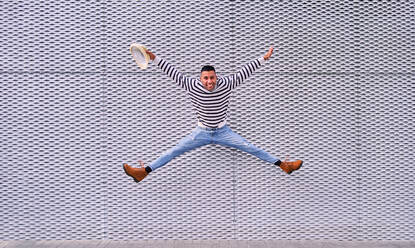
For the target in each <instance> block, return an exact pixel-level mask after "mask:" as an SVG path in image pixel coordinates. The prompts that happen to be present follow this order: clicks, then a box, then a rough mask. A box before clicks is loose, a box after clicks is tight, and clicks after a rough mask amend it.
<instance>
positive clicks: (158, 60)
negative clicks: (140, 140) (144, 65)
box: [153, 56, 161, 65]
mask: <svg viewBox="0 0 415 248" xmlns="http://www.w3.org/2000/svg"><path fill="white" fill-rule="evenodd" d="M160 60H161V58H159V57H158V56H156V57H155V58H154V60H153V63H154V64H156V65H158V64H159V63H160Z"/></svg>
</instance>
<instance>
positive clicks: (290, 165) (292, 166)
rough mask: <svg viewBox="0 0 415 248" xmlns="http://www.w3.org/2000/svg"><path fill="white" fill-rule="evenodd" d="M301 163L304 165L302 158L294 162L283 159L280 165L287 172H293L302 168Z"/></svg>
mask: <svg viewBox="0 0 415 248" xmlns="http://www.w3.org/2000/svg"><path fill="white" fill-rule="evenodd" d="M301 165H303V161H302V160H296V161H293V162H287V161H282V162H281V164H280V167H281V169H282V170H283V171H285V172H286V173H288V174H291V172H293V171H295V170H298V169H300V167H301Z"/></svg>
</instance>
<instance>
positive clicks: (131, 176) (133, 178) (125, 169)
mask: <svg viewBox="0 0 415 248" xmlns="http://www.w3.org/2000/svg"><path fill="white" fill-rule="evenodd" d="M124 165H126V164H122V168H123V170H124V172H125V174H127V176H129V177H131V178H132V179H134V181H135V182H136V183H139V182H140V181H138V180H137V179H135V177H133V176H131V175H129V174H128V173H127V170H126V169H125V167H124Z"/></svg>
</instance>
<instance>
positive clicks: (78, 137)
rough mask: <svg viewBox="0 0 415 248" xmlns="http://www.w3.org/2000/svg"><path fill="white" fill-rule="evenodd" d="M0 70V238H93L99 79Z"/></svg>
mask: <svg viewBox="0 0 415 248" xmlns="http://www.w3.org/2000/svg"><path fill="white" fill-rule="evenodd" d="M0 76H1V77H0V78H1V95H2V112H1V113H2V114H1V117H2V119H1V120H2V125H1V137H2V143H1V145H2V147H1V152H2V157H1V159H2V166H1V169H0V170H1V175H2V180H1V181H2V182H1V184H2V185H1V194H0V199H1V202H2V204H1V205H2V206H1V212H0V215H1V217H0V219H1V232H0V234H1V239H93V238H101V237H102V234H103V230H104V228H103V226H102V221H101V220H102V218H103V215H104V211H103V210H104V209H103V201H104V199H103V192H102V190H101V188H102V183H103V176H102V173H101V168H100V167H101V164H100V158H101V157H102V155H103V154H102V147H101V143H102V142H101V141H102V139H101V128H102V126H101V111H102V108H101V94H100V88H101V81H100V80H99V78H96V77H95V76H94V75H73V74H61V73H58V74H41V73H27V74H0Z"/></svg>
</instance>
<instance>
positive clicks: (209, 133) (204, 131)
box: [149, 125, 279, 171]
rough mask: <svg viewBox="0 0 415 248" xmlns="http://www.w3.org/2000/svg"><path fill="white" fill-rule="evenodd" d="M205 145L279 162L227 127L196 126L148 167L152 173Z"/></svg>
mask: <svg viewBox="0 0 415 248" xmlns="http://www.w3.org/2000/svg"><path fill="white" fill-rule="evenodd" d="M207 144H219V145H223V146H229V147H233V148H236V149H239V150H242V151H244V152H247V153H250V154H252V155H254V156H256V157H258V158H260V159H262V160H264V161H266V162H269V163H273V164H274V163H275V162H277V161H279V159H278V158H276V157H274V156H272V155H271V154H269V153H267V152H266V151H264V150H262V149H260V148H258V147H256V146H254V145H252V144H250V143H249V142H248V141H246V140H245V139H244V138H242V137H241V136H240V135H239V134H237V133H235V132H233V131H232V130H231V128H230V127H229V126H227V125H225V126H223V127H221V128H202V127H199V126H198V127H197V128H196V129H194V130H193V131H192V133H191V134H189V135H188V136H186V137H184V138H183V139H181V140H180V141H179V143H178V144H177V145H176V146H175V147H173V148H171V149H169V150H167V151H166V152H165V153H164V154H163V155H161V156H160V157H159V158H158V159H157V160H155V161H153V162H152V163H151V164H150V165H149V166H150V168H151V169H152V170H153V171H154V170H157V169H158V168H160V167H162V166H163V165H165V164H167V163H168V162H170V161H171V160H172V159H173V158H175V157H177V156H180V155H182V154H183V153H185V152H188V151H190V150H193V149H196V148H198V147H201V146H204V145H207Z"/></svg>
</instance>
